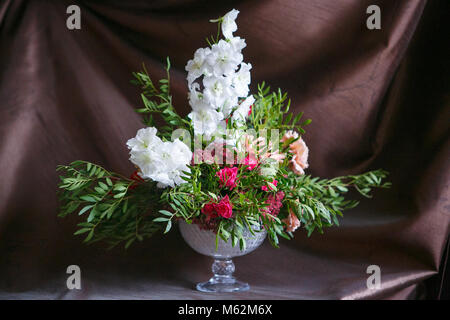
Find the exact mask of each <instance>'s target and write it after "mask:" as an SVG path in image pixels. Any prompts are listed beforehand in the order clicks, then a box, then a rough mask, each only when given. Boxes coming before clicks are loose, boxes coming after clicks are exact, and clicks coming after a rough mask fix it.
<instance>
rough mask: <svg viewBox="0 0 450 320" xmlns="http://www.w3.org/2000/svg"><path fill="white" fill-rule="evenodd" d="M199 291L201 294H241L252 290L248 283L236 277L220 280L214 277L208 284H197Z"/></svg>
mask: <svg viewBox="0 0 450 320" xmlns="http://www.w3.org/2000/svg"><path fill="white" fill-rule="evenodd" d="M196 288H197V290H198V291H201V292H241V291H247V290H248V289H250V286H249V285H248V283H245V282H241V281H238V280H236V279H235V278H234V277H231V278H227V279H218V278H217V277H212V278H211V279H210V280H209V281H207V282H201V283H198V284H197V287H196Z"/></svg>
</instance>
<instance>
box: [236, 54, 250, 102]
mask: <svg viewBox="0 0 450 320" xmlns="http://www.w3.org/2000/svg"><path fill="white" fill-rule="evenodd" d="M251 68H252V65H251V64H250V63H244V62H242V63H241V68H240V69H239V71H238V72H236V74H235V75H234V77H233V88H234V90H235V92H236V94H237V96H239V97H246V96H247V95H248V86H249V84H250V81H251V76H250V69H251Z"/></svg>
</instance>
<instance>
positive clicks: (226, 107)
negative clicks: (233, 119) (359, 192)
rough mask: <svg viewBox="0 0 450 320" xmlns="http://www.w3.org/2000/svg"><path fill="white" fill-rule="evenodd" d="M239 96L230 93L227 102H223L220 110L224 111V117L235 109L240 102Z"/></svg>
mask: <svg viewBox="0 0 450 320" xmlns="http://www.w3.org/2000/svg"><path fill="white" fill-rule="evenodd" d="M238 100H239V99H238V96H236V95H230V96H229V97H228V98H227V99H226V100H225V102H224V103H223V104H222V107H220V108H219V111H220V112H222V114H223V117H224V118H228V116H229V115H230V113H231V111H233V109H234V107H236V106H237V104H238Z"/></svg>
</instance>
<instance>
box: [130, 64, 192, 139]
mask: <svg viewBox="0 0 450 320" xmlns="http://www.w3.org/2000/svg"><path fill="white" fill-rule="evenodd" d="M169 71H170V60H169V58H167V66H166V73H167V78H165V79H160V80H159V81H158V82H159V86H158V88H157V87H156V86H155V84H154V83H153V81H152V79H151V78H150V76H149V74H148V72H147V69H146V68H145V65H143V71H141V72H133V76H134V77H135V79H134V80H132V83H133V84H135V85H138V86H140V87H141V89H142V93H141V98H142V102H143V103H144V107H143V108H137V109H136V112H138V113H141V114H142V115H143V123H144V124H145V125H146V126H147V127H154V126H155V119H154V117H153V115H154V114H159V116H160V117H161V118H162V119H163V121H164V122H165V123H166V124H165V125H164V126H162V127H160V128H159V130H158V133H159V135H160V136H161V137H162V138H164V139H166V140H170V138H171V136H172V131H173V130H174V128H184V129H190V122H189V121H188V120H186V119H183V118H182V117H181V116H180V115H179V114H178V113H177V112H176V110H175V108H174V106H173V104H172V96H171V95H170V72H169Z"/></svg>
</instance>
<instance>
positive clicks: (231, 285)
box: [179, 220, 267, 292]
mask: <svg viewBox="0 0 450 320" xmlns="http://www.w3.org/2000/svg"><path fill="white" fill-rule="evenodd" d="M179 228H180V232H181V235H182V236H183V239H184V241H186V242H187V244H188V245H189V246H190V247H191V248H192V249H194V250H195V251H197V252H198V253H200V254H203V255H206V256H210V257H213V258H214V262H213V264H212V273H213V277H212V278H211V279H209V280H208V281H206V282H201V283H198V284H197V290H199V291H202V292H237V291H246V290H248V289H250V286H249V285H248V283H245V282H241V281H238V280H236V278H235V277H234V276H233V273H234V270H235V267H234V263H233V261H232V260H231V259H232V258H234V257H239V256H242V255H244V254H247V253H250V252H252V251H253V250H255V249H256V248H258V247H259V246H260V245H261V244H262V243H263V241H264V239H265V238H266V235H267V232H266V230H264V229H262V230H255V235H253V234H252V233H251V232H250V231H248V230H245V231H244V232H243V236H244V238H245V240H246V248H245V250H243V251H241V250H240V248H239V244H236V246H234V247H233V246H232V244H231V239H230V240H229V241H228V242H225V241H223V240H222V239H220V238H219V245H218V248H217V250H216V234H215V233H214V232H212V231H210V230H202V229H200V227H199V226H198V225H197V224H194V223H193V224H188V223H186V222H185V221H184V220H180V221H179Z"/></svg>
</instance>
